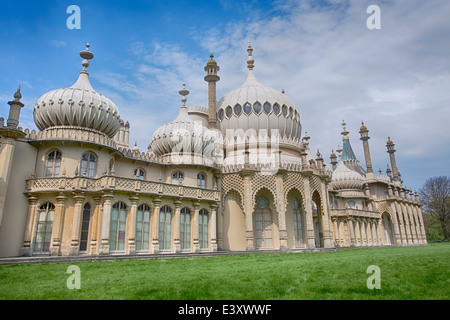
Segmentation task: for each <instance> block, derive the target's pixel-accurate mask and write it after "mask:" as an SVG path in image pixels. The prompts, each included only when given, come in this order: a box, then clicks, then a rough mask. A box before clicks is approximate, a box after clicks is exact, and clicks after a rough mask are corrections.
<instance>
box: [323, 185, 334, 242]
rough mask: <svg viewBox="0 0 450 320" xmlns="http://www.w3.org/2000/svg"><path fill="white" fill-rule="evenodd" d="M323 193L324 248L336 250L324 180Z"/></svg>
mask: <svg viewBox="0 0 450 320" xmlns="http://www.w3.org/2000/svg"><path fill="white" fill-rule="evenodd" d="M321 189H322V190H321V193H322V197H323V199H322V201H321V202H322V203H321V207H322V227H323V247H324V248H334V243H333V235H332V233H331V226H330V224H331V217H330V211H329V210H328V208H329V204H328V191H327V187H326V183H325V181H324V180H321Z"/></svg>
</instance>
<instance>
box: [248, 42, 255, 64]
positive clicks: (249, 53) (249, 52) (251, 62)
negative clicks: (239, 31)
mask: <svg viewBox="0 0 450 320" xmlns="http://www.w3.org/2000/svg"><path fill="white" fill-rule="evenodd" d="M247 52H248V58H247V68H248V69H249V70H253V68H254V67H255V65H254V63H255V60H253V56H252V52H253V48H252V45H251V43H250V41H249V42H248V48H247Z"/></svg>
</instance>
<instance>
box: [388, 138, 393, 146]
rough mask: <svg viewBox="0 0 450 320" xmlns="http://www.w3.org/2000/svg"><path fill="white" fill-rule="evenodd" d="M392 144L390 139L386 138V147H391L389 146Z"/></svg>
mask: <svg viewBox="0 0 450 320" xmlns="http://www.w3.org/2000/svg"><path fill="white" fill-rule="evenodd" d="M393 144H394V142H392V140H391V138H390V137H388V140H387V142H386V145H388V146H391V145H393Z"/></svg>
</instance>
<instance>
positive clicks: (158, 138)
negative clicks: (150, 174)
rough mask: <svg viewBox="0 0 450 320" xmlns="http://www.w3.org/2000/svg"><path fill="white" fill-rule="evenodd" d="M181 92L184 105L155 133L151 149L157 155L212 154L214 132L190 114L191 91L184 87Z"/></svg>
mask: <svg viewBox="0 0 450 320" xmlns="http://www.w3.org/2000/svg"><path fill="white" fill-rule="evenodd" d="M180 94H181V95H183V99H182V101H183V105H182V106H181V108H180V111H179V113H178V116H177V117H176V118H175V120H173V121H172V122H169V123H166V124H164V125H162V126H161V127H159V128H158V129H157V130H156V131H155V132H154V133H153V137H152V141H151V143H150V145H149V150H151V152H153V153H154V154H155V155H156V156H165V155H173V154H174V155H197V156H206V155H207V153H208V152H209V154H211V152H212V151H213V149H214V141H215V134H214V132H213V131H210V130H209V129H208V128H207V127H205V126H204V125H203V123H202V121H199V120H197V119H195V117H193V116H190V115H189V114H188V109H187V107H186V105H185V102H186V95H187V94H189V91H187V90H185V89H184V88H183V90H180ZM209 147H211V150H210V149H209Z"/></svg>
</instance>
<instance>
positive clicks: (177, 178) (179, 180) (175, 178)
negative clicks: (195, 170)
mask: <svg viewBox="0 0 450 320" xmlns="http://www.w3.org/2000/svg"><path fill="white" fill-rule="evenodd" d="M183 180H184V174H183V172H181V171H175V172H174V173H172V183H173V184H180V185H181V184H183Z"/></svg>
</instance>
